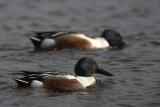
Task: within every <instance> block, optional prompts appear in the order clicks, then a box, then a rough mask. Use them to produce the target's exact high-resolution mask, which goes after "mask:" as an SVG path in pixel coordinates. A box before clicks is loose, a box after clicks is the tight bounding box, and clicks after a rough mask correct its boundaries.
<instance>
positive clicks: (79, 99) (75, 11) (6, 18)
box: [0, 0, 160, 107]
mask: <svg viewBox="0 0 160 107" xmlns="http://www.w3.org/2000/svg"><path fill="white" fill-rule="evenodd" d="M159 5H160V1H159V0H14V1H11V0H1V1H0V72H1V73H0V83H1V85H0V104H1V105H0V106H2V107H22V106H23V107H44V106H46V107H51V106H52V107H53V106H55V107H75V106H76V107H89V106H92V107H97V106H99V107H160V70H159V69H160V48H159V47H160V30H159V29H160V26H159V25H160V14H159V10H160V6H159ZM105 28H113V29H116V30H118V31H119V32H120V33H121V34H122V35H123V38H124V41H125V42H126V44H127V47H126V48H125V49H122V50H107V49H105V50H97V51H80V50H62V51H60V52H55V53H54V52H33V46H32V44H31V43H30V41H29V40H28V38H27V37H26V36H25V34H26V33H28V32H30V31H41V30H76V31H80V32H84V33H86V34H88V35H91V36H92V35H93V36H94V35H95V36H96V35H99V34H100V33H101V32H102V30H103V29H105ZM83 56H90V57H93V58H94V59H96V60H97V62H98V63H99V64H100V65H101V66H103V67H104V68H105V69H107V70H108V71H110V72H112V73H113V74H115V79H109V78H106V77H104V76H101V75H95V76H96V78H97V79H98V82H97V84H96V85H95V86H93V87H90V88H88V89H87V90H84V91H80V92H74V93H50V92H47V91H46V90H44V89H30V88H27V89H17V87H16V84H15V82H14V81H13V80H12V77H14V76H16V75H15V74H14V73H17V72H18V71H21V70H32V71H33V70H37V71H39V70H41V71H47V70H48V71H62V72H69V73H72V72H73V67H74V64H75V63H76V61H77V60H78V59H79V58H81V57H83Z"/></svg>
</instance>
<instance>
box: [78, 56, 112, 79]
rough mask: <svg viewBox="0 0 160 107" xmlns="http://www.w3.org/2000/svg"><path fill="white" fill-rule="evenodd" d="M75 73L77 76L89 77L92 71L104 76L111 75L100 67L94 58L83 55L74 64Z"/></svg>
mask: <svg viewBox="0 0 160 107" xmlns="http://www.w3.org/2000/svg"><path fill="white" fill-rule="evenodd" d="M75 73H76V75H78V76H84V77H89V76H92V75H93V74H94V73H98V74H103V75H106V76H113V74H111V73H109V72H107V71H106V70H104V69H102V68H100V67H99V66H98V64H97V63H96V61H95V60H93V59H92V58H88V57H84V58H81V59H80V60H79V61H78V62H77V64H76V65H75Z"/></svg>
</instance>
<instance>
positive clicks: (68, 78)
mask: <svg viewBox="0 0 160 107" xmlns="http://www.w3.org/2000/svg"><path fill="white" fill-rule="evenodd" d="M74 70H75V74H76V75H72V74H68V73H57V72H44V73H42V72H31V71H23V72H22V73H21V75H22V76H23V77H22V78H14V81H15V82H16V83H17V85H18V86H20V87H44V88H46V89H51V90H53V91H56V92H65V91H78V90H82V89H85V88H87V87H89V86H92V85H94V84H95V83H96V79H95V77H93V74H94V73H98V74H102V75H106V76H110V77H113V76H114V75H113V74H111V73H109V72H108V71H106V70H104V69H103V68H101V67H99V66H98V64H97V63H96V61H95V60H93V59H92V58H89V57H83V58H81V59H80V60H79V61H78V62H77V63H76V65H75V69H74Z"/></svg>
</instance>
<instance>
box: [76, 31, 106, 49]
mask: <svg viewBox="0 0 160 107" xmlns="http://www.w3.org/2000/svg"><path fill="white" fill-rule="evenodd" d="M74 36H77V37H79V38H83V39H86V40H88V41H89V42H90V43H91V45H92V48H99V49H100V48H107V47H109V43H108V42H107V40H105V39H104V38H103V37H96V38H91V37H87V36H86V35H84V34H76V35H74Z"/></svg>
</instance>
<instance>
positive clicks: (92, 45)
mask: <svg viewBox="0 0 160 107" xmlns="http://www.w3.org/2000/svg"><path fill="white" fill-rule="evenodd" d="M29 38H30V40H31V41H32V43H33V45H34V46H35V49H42V50H61V49H67V48H70V49H104V48H108V47H115V48H123V46H124V42H123V40H122V36H121V35H120V33H118V32H117V31H115V30H111V29H107V30H104V31H103V32H102V34H101V35H100V36H99V37H95V38H91V37H88V36H86V35H85V34H83V33H77V32H54V31H51V32H33V33H31V34H29Z"/></svg>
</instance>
